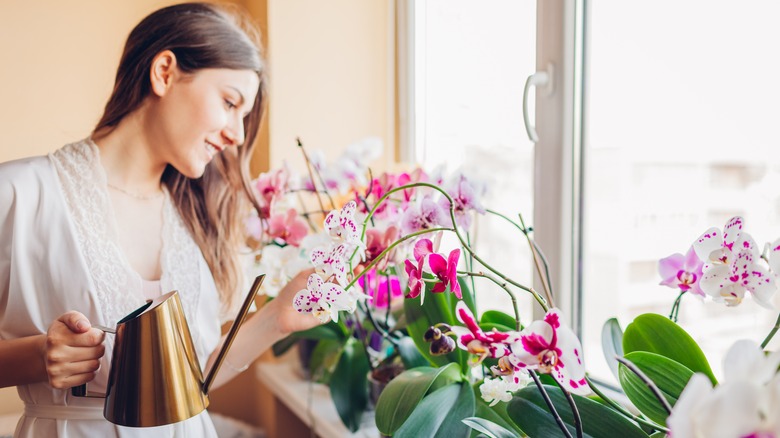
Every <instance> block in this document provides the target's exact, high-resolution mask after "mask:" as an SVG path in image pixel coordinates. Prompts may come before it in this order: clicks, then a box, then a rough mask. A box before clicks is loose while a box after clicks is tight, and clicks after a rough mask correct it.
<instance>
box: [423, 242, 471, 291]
mask: <svg viewBox="0 0 780 438" xmlns="http://www.w3.org/2000/svg"><path fill="white" fill-rule="evenodd" d="M459 258H460V249H457V248H456V249H453V250H452V251H451V252H450V255H449V257H448V258H447V259H446V260H445V259H444V256H442V255H441V254H437V253H432V254H430V255H428V266H430V268H431V272H432V273H433V275H435V276H436V278H438V279H439V282H438V283H436V284H435V285H434V286H433V288H432V289H431V292H433V293H441V292H444V291H445V290H447V286H449V287H450V291H451V292H452V293H454V294H455V296H456V297H458V299H462V298H463V295H462V294H461V291H460V283H458V259H459Z"/></svg>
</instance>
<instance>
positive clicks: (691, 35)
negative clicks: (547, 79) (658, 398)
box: [582, 0, 780, 378]
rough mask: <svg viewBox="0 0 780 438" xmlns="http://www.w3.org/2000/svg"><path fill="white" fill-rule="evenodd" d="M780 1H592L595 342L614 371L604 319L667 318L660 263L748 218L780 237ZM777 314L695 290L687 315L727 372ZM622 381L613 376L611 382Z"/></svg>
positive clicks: (587, 233) (590, 314)
mask: <svg viewBox="0 0 780 438" xmlns="http://www.w3.org/2000/svg"><path fill="white" fill-rule="evenodd" d="M779 13H780V4H778V3H773V2H768V1H755V0H754V1H744V2H739V4H737V3H733V2H724V1H716V2H712V1H703V0H697V1H688V2H679V1H672V0H662V1H657V2H653V3H652V4H647V3H643V4H639V3H636V2H622V1H618V0H612V1H597V2H590V11H589V14H590V22H589V26H588V29H589V36H588V38H589V41H588V52H587V54H588V59H587V63H588V64H587V68H586V71H587V83H586V84H585V90H586V107H585V122H586V124H585V145H584V153H583V155H584V157H585V171H584V175H585V182H584V188H585V195H584V212H585V213H584V214H585V217H584V219H585V230H584V233H583V239H584V248H585V250H584V253H583V254H584V255H583V268H584V284H583V290H582V293H583V321H584V324H583V331H584V333H583V343H584V344H585V351H586V352H589V353H590V354H589V355H588V356H587V357H586V360H587V362H588V365H589V367H590V368H591V371H592V372H593V373H594V374H596V375H597V376H599V377H607V376H611V375H610V374H609V371H608V370H607V368H606V364H605V363H604V359H603V357H602V355H601V353H600V351H601V346H600V333H601V325H602V324H603V323H604V321H605V320H606V319H607V318H609V317H612V316H618V317H619V320H620V322H621V326H623V328H625V326H626V324H627V323H628V322H629V321H631V319H632V318H633V317H634V316H636V315H637V314H639V313H643V312H656V313H660V314H666V315H668V313H669V311H670V309H671V307H672V304H673V302H674V300H675V298H676V295H677V291H676V290H675V289H670V288H667V287H664V286H660V285H659V284H658V283H659V282H660V281H661V278H660V275H659V274H658V260H659V259H661V258H663V257H666V256H669V255H671V254H673V253H683V254H684V253H685V252H686V251H687V250H688V248H689V247H690V245H691V244H692V243H693V241H694V240H695V239H696V238H698V237H699V235H700V234H701V233H703V232H704V231H705V230H706V229H707V228H709V227H713V226H714V227H718V228H721V229H722V228H723V226H724V225H725V223H726V220H727V219H728V218H730V217H731V216H734V215H742V216H743V217H744V218H745V222H746V231H747V232H748V233H750V234H751V235H752V236H753V237H754V239H755V240H756V241H757V243H758V244H759V246H763V244H764V242H771V241H773V240H774V239H776V238H777V237H780V186H778V184H777V182H778V181H780V179H779V178H780V154H777V153H776V151H777V150H778V146H780V145H779V144H778V143H780V141H779V140H778V136H777V133H776V129H775V127H776V126H777V123H778V122H777V120H778V119H780V112H779V111H778V106H777V102H779V101H780V81H778V80H777V78H778V77H780V62H779V61H780V60H779V59H778V58H777V56H775V55H774V53H775V46H776V41H778V40H780V27H778V26H777V25H776V23H775V21H776V20H775V17H777V15H778V14H779ZM776 317H777V313H776V312H774V311H769V310H766V309H764V308H761V307H759V306H758V305H757V304H756V303H755V302H754V301H753V300H752V299H750V298H746V299H745V301H743V303H742V304H741V305H740V306H738V307H736V308H727V307H725V305H723V304H717V303H712V302H701V301H699V300H697V299H696V298H695V297H693V296H686V297H684V298H683V302H682V308H681V310H680V313H679V322H680V324H681V325H682V326H683V327H684V328H685V329H686V330H688V332H689V333H691V334H692V335H693V337H694V338H695V339H696V340H697V341H698V342H699V344H700V345H701V346H702V347H703V349H704V350H705V354H706V355H707V356H708V358H709V361H710V364H711V365H712V367H713V369H714V371H715V373H716V375H717V376H720V375H721V374H720V368H721V360H722V357H723V353H724V352H725V350H726V349H727V348H728V347H729V346H730V345H731V344H732V343H733V342H734V341H735V340H737V339H741V338H750V339H754V340H756V341H757V342H761V340H763V338H764V336H766V334H767V333H768V331H769V329H770V328H771V327H772V325H773V324H774V320H775V318H776ZM610 378H611V377H610Z"/></svg>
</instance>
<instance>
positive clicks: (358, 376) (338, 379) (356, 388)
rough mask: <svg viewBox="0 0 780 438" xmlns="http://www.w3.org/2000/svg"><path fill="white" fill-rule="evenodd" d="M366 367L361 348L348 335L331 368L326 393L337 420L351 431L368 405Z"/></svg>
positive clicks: (364, 353) (363, 351) (356, 428)
mask: <svg viewBox="0 0 780 438" xmlns="http://www.w3.org/2000/svg"><path fill="white" fill-rule="evenodd" d="M368 370H369V368H368V357H367V356H366V351H365V349H364V348H363V346H362V345H361V344H360V343H359V342H358V341H356V340H355V339H353V338H350V339H349V341H347V343H346V345H344V351H343V352H342V353H341V357H340V358H339V362H338V365H336V369H335V370H334V371H333V377H332V379H331V382H330V396H331V398H332V399H333V404H335V405H336V411H338V413H339V417H341V421H342V422H343V423H344V425H345V426H347V428H348V429H349V430H351V431H353V432H355V431H356V430H358V429H359V428H360V418H361V417H362V416H363V412H364V411H365V410H366V408H367V406H368V380H367V378H368Z"/></svg>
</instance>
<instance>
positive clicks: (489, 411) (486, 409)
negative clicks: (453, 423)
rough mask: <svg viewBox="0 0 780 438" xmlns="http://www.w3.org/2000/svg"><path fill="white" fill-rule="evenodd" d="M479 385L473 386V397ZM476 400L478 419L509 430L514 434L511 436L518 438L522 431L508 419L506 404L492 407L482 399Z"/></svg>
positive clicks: (497, 404)
mask: <svg viewBox="0 0 780 438" xmlns="http://www.w3.org/2000/svg"><path fill="white" fill-rule="evenodd" d="M479 385H480V384H476V385H474V391H475V395H477V392H478V391H479ZM476 400H477V414H476V416H477V417H479V418H483V419H485V420H488V421H490V422H492V423H495V424H497V425H499V426H501V427H502V428H504V429H507V430H510V431H512V432H513V433H514V435H513V436H520V435H521V434H522V431H521V430H520V428H518V427H517V425H516V424H515V423H514V421H512V419H511V418H509V414H508V413H507V412H506V408H507V406H508V403H496V404H495V405H493V406H489V405H488V404H487V403H486V402H485V401H484V400H483V399H482V397H476Z"/></svg>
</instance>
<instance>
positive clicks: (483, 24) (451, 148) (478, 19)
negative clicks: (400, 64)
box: [414, 0, 536, 319]
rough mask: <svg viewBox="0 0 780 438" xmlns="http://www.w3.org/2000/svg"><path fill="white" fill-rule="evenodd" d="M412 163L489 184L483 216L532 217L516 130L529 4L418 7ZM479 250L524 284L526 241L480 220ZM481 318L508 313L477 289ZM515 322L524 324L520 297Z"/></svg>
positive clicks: (526, 149) (530, 36)
mask: <svg viewBox="0 0 780 438" xmlns="http://www.w3.org/2000/svg"><path fill="white" fill-rule="evenodd" d="M415 23H416V26H415V52H416V57H415V78H414V84H415V103H416V115H415V123H416V154H417V159H418V161H419V162H421V163H423V165H424V166H425V168H426V169H428V170H430V169H433V168H435V167H436V166H438V165H441V164H444V165H446V166H447V171H448V173H451V172H453V171H455V170H456V169H458V168H461V167H462V168H463V169H464V170H466V171H467V172H468V173H469V174H472V175H475V176H476V177H478V178H479V179H481V180H483V181H485V182H486V183H487V184H488V194H487V197H486V198H483V199H482V204H483V205H484V206H485V207H486V208H490V209H493V210H496V211H498V212H500V213H502V214H505V215H507V216H509V217H510V218H513V219H515V220H516V218H517V215H518V213H522V214H523V217H524V218H528V219H527V220H529V221H530V219H531V218H533V199H532V198H533V185H532V184H533V145H532V144H531V143H530V141H528V138H527V137H526V135H525V131H524V128H523V115H522V95H523V84H524V80H525V77H526V76H528V75H529V74H531V73H533V71H534V65H535V56H536V49H535V42H536V2H534V1H522V2H518V1H516V0H502V1H491V2H474V1H471V0H457V1H453V0H427V1H418V2H415ZM474 237H475V240H476V247H477V251H478V252H479V254H480V255H482V256H483V258H484V259H486V260H487V261H489V262H490V263H491V264H492V265H493V266H494V267H496V268H497V269H499V270H501V272H503V273H505V274H507V275H508V276H509V277H511V278H512V279H514V280H517V281H518V282H520V283H523V284H526V285H529V286H530V285H531V282H532V278H531V270H530V266H531V264H530V252H529V250H528V248H527V243H525V240H524V238H523V235H522V234H521V233H519V231H518V230H517V229H515V228H513V227H512V226H511V225H509V224H508V222H506V221H505V220H503V219H499V218H497V217H496V216H491V215H486V216H480V217H479V218H478V223H477V229H476V232H475V233H474ZM477 291H478V297H479V298H478V303H479V306H480V311H484V310H487V309H501V310H504V311H506V312H510V313H511V311H510V309H511V304H510V301H509V299H508V297H507V295H506V293H505V292H503V291H502V290H501V289H499V288H497V287H495V286H494V285H493V284H492V283H488V282H486V281H485V280H481V281H477ZM518 295H519V298H521V312H522V313H521V314H522V315H523V318H525V319H527V318H529V317H530V315H531V304H530V303H531V300H530V299H528V298H527V297H526V296H525V295H524V294H523V293H522V291H518Z"/></svg>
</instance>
